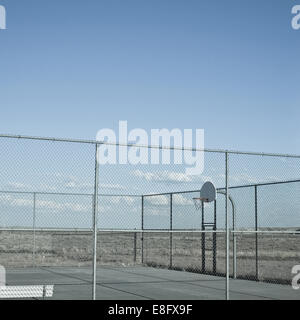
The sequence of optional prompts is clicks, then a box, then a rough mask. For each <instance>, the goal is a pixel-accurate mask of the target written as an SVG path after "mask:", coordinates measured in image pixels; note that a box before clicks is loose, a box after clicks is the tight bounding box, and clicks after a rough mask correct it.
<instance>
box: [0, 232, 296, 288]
mask: <svg viewBox="0 0 300 320" xmlns="http://www.w3.org/2000/svg"><path fill="white" fill-rule="evenodd" d="M142 239H143V240H142ZM92 241H93V238H92V232H91V231H84V232H82V231H81V232H79V231H68V232H65V231H36V232H35V235H34V234H33V232H32V231H0V264H2V265H4V266H5V267H6V268H10V267H11V268H12V267H18V268H22V267H30V266H37V267H38V266H76V267H81V266H82V267H83V266H91V264H92V255H93V250H92ZM201 243H202V242H201V234H200V233H188V232H182V233H173V234H172V235H170V234H169V233H160V232H155V233H144V235H143V236H142V234H141V233H139V232H137V233H135V232H130V233H124V232H111V233H108V232H99V233H98V248H97V249H98V252H97V259H98V264H99V265H107V266H124V267H126V266H132V265H138V264H145V265H149V266H153V267H160V268H173V269H176V270H185V271H190V272H199V273H201V272H203V271H202V247H201ZM171 244H172V245H171ZM230 247H231V250H230V255H231V259H230V268H231V270H232V260H233V259H232V237H231V243H230ZM142 248H143V249H142ZM299 248H300V235H299V234H298V235H297V234H294V235H293V234H288V235H287V234H259V235H258V236H257V249H258V250H257V262H256V235H255V234H246V233H244V234H238V235H237V236H236V251H237V277H238V278H243V279H253V280H258V281H265V282H273V283H281V284H290V282H291V279H292V274H291V269H292V267H293V266H294V265H296V264H300V251H299ZM170 254H171V255H172V258H171V259H170ZM215 254H216V273H217V274H218V275H223V274H224V273H225V234H222V233H221V234H220V233H219V234H217V236H216V253H215ZM142 257H143V258H142ZM142 259H143V261H142ZM205 266H206V269H205V272H206V273H209V274H211V273H213V271H214V270H213V236H212V234H211V233H209V234H206V250H205ZM256 270H257V271H258V278H256Z"/></svg>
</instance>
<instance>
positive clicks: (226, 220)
mask: <svg viewBox="0 0 300 320" xmlns="http://www.w3.org/2000/svg"><path fill="white" fill-rule="evenodd" d="M228 174H229V168H228V152H226V153H225V193H226V200H225V225H226V285H225V289H226V300H229V272H230V270H229V215H228V200H229V198H228Z"/></svg>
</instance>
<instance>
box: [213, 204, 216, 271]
mask: <svg viewBox="0 0 300 320" xmlns="http://www.w3.org/2000/svg"><path fill="white" fill-rule="evenodd" d="M213 230H214V231H216V230H217V201H216V200H215V201H214V229H213ZM213 274H214V275H216V274H217V233H216V232H214V233H213Z"/></svg>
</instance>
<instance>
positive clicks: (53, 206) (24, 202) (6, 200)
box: [0, 194, 91, 212]
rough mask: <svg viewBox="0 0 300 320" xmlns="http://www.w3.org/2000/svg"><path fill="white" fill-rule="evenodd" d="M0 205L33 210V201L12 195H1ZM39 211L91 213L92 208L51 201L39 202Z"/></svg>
mask: <svg viewBox="0 0 300 320" xmlns="http://www.w3.org/2000/svg"><path fill="white" fill-rule="evenodd" d="M0 204H1V205H6V206H10V207H30V208H33V199H25V198H18V197H15V196H12V195H7V194H6V195H0ZM36 207H37V209H50V210H57V211H65V210H68V211H73V212H88V211H91V206H89V205H84V204H81V203H73V202H57V201H51V200H48V201H46V200H37V201H36Z"/></svg>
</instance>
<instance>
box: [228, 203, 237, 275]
mask: <svg viewBox="0 0 300 320" xmlns="http://www.w3.org/2000/svg"><path fill="white" fill-rule="evenodd" d="M229 200H230V202H231V205H232V230H233V231H235V223H236V221H235V205H234V202H233V200H232V198H229ZM236 236H237V235H236V233H235V232H233V235H232V237H233V248H232V254H233V266H232V269H233V270H232V271H233V279H236V259H237V258H236Z"/></svg>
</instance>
